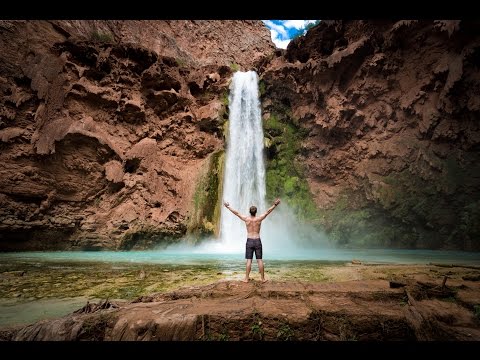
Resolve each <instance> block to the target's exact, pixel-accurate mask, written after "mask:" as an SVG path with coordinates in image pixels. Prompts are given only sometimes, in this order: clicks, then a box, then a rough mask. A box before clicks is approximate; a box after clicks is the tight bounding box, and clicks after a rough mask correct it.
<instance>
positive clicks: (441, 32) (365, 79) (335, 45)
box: [260, 20, 480, 250]
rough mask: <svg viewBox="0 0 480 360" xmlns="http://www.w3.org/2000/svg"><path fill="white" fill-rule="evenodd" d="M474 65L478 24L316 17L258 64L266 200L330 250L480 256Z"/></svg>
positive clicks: (478, 80)
mask: <svg viewBox="0 0 480 360" xmlns="http://www.w3.org/2000/svg"><path fill="white" fill-rule="evenodd" d="M479 64H480V23H479V22H469V21H452V20H450V21H413V20H409V21H321V22H320V24H319V25H317V26H316V27H314V28H312V29H311V30H309V31H308V33H307V34H306V35H305V36H300V37H299V38H297V39H295V40H294V41H292V42H291V43H290V44H289V45H288V48H287V49H286V50H277V51H276V54H275V56H273V58H272V59H271V61H270V62H268V63H266V64H264V65H263V66H262V67H261V69H260V72H261V74H262V76H261V78H262V82H263V84H261V87H262V89H263V95H262V103H263V114H264V120H265V129H266V136H267V138H268V141H267V145H268V150H267V155H268V158H269V160H268V168H269V171H268V173H267V185H268V188H269V190H268V191H269V194H270V196H271V197H272V198H273V197H274V196H283V197H285V200H286V201H287V203H290V204H291V206H293V207H296V208H297V209H303V210H302V211H303V214H302V216H303V217H305V218H306V219H307V220H308V221H310V222H312V223H314V224H315V225H317V226H318V227H319V228H320V229H323V230H325V231H326V233H327V235H328V236H329V238H330V240H331V241H332V242H333V243H335V244H337V245H340V246H352V247H355V246H382V247H404V248H433V249H436V248H448V249H465V250H480V241H479V236H480V153H479V149H480V147H479V141H480V123H479V119H480V97H479V95H478V94H480V72H479ZM286 137H287V138H289V139H292V140H293V142H292V141H290V144H287V143H286V141H285V138H286ZM285 156H289V158H291V160H292V161H291V164H289V163H288V162H287V163H286V164H285V163H282V162H281V158H282V157H285ZM308 192H311V194H312V195H313V200H314V202H315V204H314V205H313V206H312V204H311V201H310V199H311V198H312V196H308ZM305 209H307V210H308V211H305Z"/></svg>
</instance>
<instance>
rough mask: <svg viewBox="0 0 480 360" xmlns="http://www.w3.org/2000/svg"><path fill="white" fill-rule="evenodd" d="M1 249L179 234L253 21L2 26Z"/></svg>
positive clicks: (262, 37) (244, 61)
mask: <svg viewBox="0 0 480 360" xmlns="http://www.w3.org/2000/svg"><path fill="white" fill-rule="evenodd" d="M0 48H1V49H2V51H1V52H0V92H1V94H2V98H1V100H0V147H1V151H0V163H1V164H2V165H1V166H0V249H1V250H11V249H50V248H53V249H70V248H84V249H85V248H87V249H92V248H112V249H116V248H124V249H128V248H132V247H135V246H140V247H141V246H152V245H155V244H156V243H160V242H168V241H173V239H175V238H178V237H180V236H183V235H184V234H185V233H186V230H187V224H188V222H189V218H190V217H191V215H192V214H191V211H192V206H193V205H192V201H193V200H192V198H193V194H194V191H195V185H196V182H197V181H196V179H197V177H198V175H199V173H200V171H201V169H202V168H205V167H206V166H208V162H209V158H210V154H212V153H215V152H216V151H218V150H221V149H223V146H224V145H223V144H224V143H223V134H222V121H223V120H222V112H224V111H225V104H222V102H221V101H220V100H219V99H220V97H221V96H222V95H224V94H225V93H226V91H227V90H228V89H227V84H228V80H229V78H230V76H231V73H232V70H231V67H232V66H233V64H237V65H238V66H240V67H241V68H243V69H249V68H251V67H253V66H254V64H255V63H256V62H258V61H259V60H260V59H261V58H262V57H264V56H266V55H269V54H270V53H271V52H272V51H273V49H274V46H273V44H272V43H271V41H270V34H269V31H268V29H267V28H265V27H264V26H263V24H262V23H261V22H260V21H113V20H111V21H110V20H109V21H86V20H82V21H1V22H0Z"/></svg>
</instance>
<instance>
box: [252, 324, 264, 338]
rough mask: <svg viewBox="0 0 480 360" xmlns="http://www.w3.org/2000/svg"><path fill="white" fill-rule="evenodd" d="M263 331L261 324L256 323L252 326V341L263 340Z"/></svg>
mask: <svg viewBox="0 0 480 360" xmlns="http://www.w3.org/2000/svg"><path fill="white" fill-rule="evenodd" d="M264 335H265V331H263V329H262V322H261V321H258V322H256V323H254V324H253V325H252V338H253V339H254V340H263V336H264Z"/></svg>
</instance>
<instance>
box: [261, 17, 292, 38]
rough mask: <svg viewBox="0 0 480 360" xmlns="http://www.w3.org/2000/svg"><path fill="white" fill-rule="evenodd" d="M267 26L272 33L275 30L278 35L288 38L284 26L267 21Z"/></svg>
mask: <svg viewBox="0 0 480 360" xmlns="http://www.w3.org/2000/svg"><path fill="white" fill-rule="evenodd" d="M264 23H265V25H267V26H268V27H269V28H270V30H271V31H273V30H275V31H276V32H277V34H280V35H281V36H282V37H285V38H286V37H288V34H287V30H285V28H284V27H283V26H282V25H277V24H275V23H274V22H273V21H270V20H265V21H264Z"/></svg>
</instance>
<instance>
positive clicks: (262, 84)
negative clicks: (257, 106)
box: [258, 80, 266, 97]
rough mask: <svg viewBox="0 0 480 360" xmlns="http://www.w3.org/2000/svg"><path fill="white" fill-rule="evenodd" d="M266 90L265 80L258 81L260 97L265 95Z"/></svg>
mask: <svg viewBox="0 0 480 360" xmlns="http://www.w3.org/2000/svg"><path fill="white" fill-rule="evenodd" d="M265 91H266V86H265V81H263V80H260V81H259V83H258V94H259V97H262V96H263V95H265Z"/></svg>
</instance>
